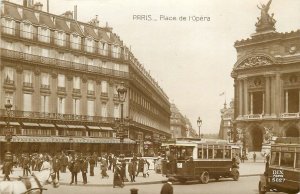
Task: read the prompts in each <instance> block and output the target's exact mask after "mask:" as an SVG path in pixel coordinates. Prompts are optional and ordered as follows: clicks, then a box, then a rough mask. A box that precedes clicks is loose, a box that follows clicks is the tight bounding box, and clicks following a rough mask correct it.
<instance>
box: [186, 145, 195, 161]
mask: <svg viewBox="0 0 300 194" xmlns="http://www.w3.org/2000/svg"><path fill="white" fill-rule="evenodd" d="M192 156H193V148H192V147H187V148H186V158H185V159H189V158H190V157H192Z"/></svg>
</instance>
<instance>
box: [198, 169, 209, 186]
mask: <svg viewBox="0 0 300 194" xmlns="http://www.w3.org/2000/svg"><path fill="white" fill-rule="evenodd" d="M200 180H201V182H202V183H203V184H207V183H208V181H209V174H208V172H207V171H204V172H203V173H202V174H201V177H200Z"/></svg>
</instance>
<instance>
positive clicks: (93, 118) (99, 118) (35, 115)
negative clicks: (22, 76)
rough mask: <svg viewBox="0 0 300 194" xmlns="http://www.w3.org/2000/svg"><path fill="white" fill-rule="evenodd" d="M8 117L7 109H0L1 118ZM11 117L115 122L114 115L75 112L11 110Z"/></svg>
mask: <svg viewBox="0 0 300 194" xmlns="http://www.w3.org/2000/svg"><path fill="white" fill-rule="evenodd" d="M1 117H7V113H6V110H5V109H0V118H1ZM10 117H11V118H30V119H33V118H34V119H47V120H62V121H64V120H65V121H88V122H98V123H99V122H100V123H114V122H115V118H114V117H102V116H89V115H75V114H60V113H46V112H32V111H20V110H11V113H10Z"/></svg>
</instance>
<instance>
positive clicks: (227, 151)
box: [225, 149, 231, 159]
mask: <svg viewBox="0 0 300 194" xmlns="http://www.w3.org/2000/svg"><path fill="white" fill-rule="evenodd" d="M230 155H231V153H230V150H228V149H226V150H225V158H229V159H230V158H231V156H230Z"/></svg>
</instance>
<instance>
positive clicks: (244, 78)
mask: <svg viewBox="0 0 300 194" xmlns="http://www.w3.org/2000/svg"><path fill="white" fill-rule="evenodd" d="M247 79H248V76H246V75H241V76H238V77H237V80H247Z"/></svg>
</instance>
